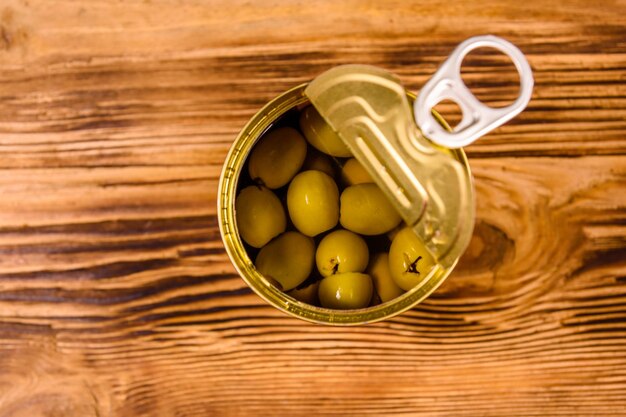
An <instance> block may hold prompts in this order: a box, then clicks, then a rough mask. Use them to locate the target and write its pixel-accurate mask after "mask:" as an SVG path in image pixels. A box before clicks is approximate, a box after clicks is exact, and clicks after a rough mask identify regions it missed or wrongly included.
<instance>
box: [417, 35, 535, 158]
mask: <svg viewBox="0 0 626 417" xmlns="http://www.w3.org/2000/svg"><path fill="white" fill-rule="evenodd" d="M482 47H490V48H494V49H497V50H499V51H501V52H503V53H504V54H506V55H508V56H509V58H511V60H512V61H513V64H515V67H516V68H517V72H518V73H519V77H520V95H519V97H517V99H516V100H515V102H513V104H511V105H509V106H507V107H503V108H492V107H489V106H487V105H485V104H483V103H482V102H480V100H478V99H477V98H476V96H474V94H472V92H471V91H470V90H469V88H467V86H466V85H465V83H464V82H463V79H462V78H461V64H462V63H463V59H464V58H465V56H466V55H467V54H468V53H469V52H471V51H473V50H474V49H477V48H482ZM533 85H534V80H533V74H532V70H531V69H530V65H529V64H528V61H527V60H526V58H525V57H524V54H522V52H521V51H520V50H519V49H518V48H517V47H516V46H515V45H513V44H512V43H510V42H508V41H506V40H504V39H502V38H498V37H496V36H492V35H486V36H475V37H473V38H469V39H467V40H466V41H465V42H463V43H461V44H460V45H459V46H457V47H456V49H455V50H454V51H453V52H452V54H451V55H450V56H449V57H448V59H446V60H445V61H444V63H443V64H442V65H441V67H440V68H439V69H438V70H437V72H436V73H435V75H434V76H433V77H432V78H431V79H430V80H428V82H427V83H426V85H424V87H423V88H422V90H421V91H420V92H419V95H418V97H417V100H416V101H415V104H414V106H413V111H414V114H415V120H416V122H417V124H418V126H419V127H420V129H421V130H422V133H423V134H424V136H426V137H427V138H428V139H430V140H432V141H433V142H435V143H437V144H438V145H441V146H445V147H447V148H460V147H463V146H466V145H469V144H470V143H472V142H474V141H475V140H476V139H478V138H479V137H481V136H483V135H485V134H486V133H487V132H489V131H491V130H493V129H495V128H496V127H498V126H500V125H502V124H504V123H506V122H508V121H509V120H511V119H512V118H513V117H515V116H517V115H518V114H519V113H520V112H521V111H522V110H524V108H525V107H526V105H527V104H528V102H529V101H530V96H531V95H532V91H533ZM443 100H452V101H453V102H455V103H456V104H457V105H458V106H459V108H460V109H461V112H462V113H463V116H462V119H461V122H460V123H459V124H458V126H456V127H455V128H454V129H453V131H452V132H448V131H446V130H445V129H444V128H443V127H441V125H440V124H439V123H438V122H437V121H436V120H435V118H434V117H433V115H432V113H431V109H432V108H433V107H435V106H436V105H437V104H439V103H440V102H442V101H443Z"/></svg>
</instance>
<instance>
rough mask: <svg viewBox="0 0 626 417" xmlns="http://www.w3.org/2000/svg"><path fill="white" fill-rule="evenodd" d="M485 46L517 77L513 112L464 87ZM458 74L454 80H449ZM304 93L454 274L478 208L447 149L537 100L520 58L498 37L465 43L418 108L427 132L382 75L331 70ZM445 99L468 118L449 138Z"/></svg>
mask: <svg viewBox="0 0 626 417" xmlns="http://www.w3.org/2000/svg"><path fill="white" fill-rule="evenodd" d="M503 45H504V46H503ZM483 46H490V47H495V48H497V49H500V50H502V51H503V52H505V53H506V54H509V56H511V58H512V59H513V62H514V63H515V65H516V67H517V68H518V71H519V72H520V78H521V79H522V88H521V95H520V97H519V98H518V99H517V100H516V101H515V102H514V103H513V104H512V105H511V106H509V107H505V108H502V109H492V108H489V107H487V106H485V105H484V104H482V103H480V101H478V99H476V97H474V95H473V94H472V93H471V92H470V91H469V89H467V87H466V86H465V85H464V84H463V81H462V80H461V76H460V68H461V62H462V60H463V58H464V57H465V55H466V54H467V53H468V52H469V51H471V50H472V49H474V48H478V47H483ZM511 48H513V49H515V51H517V52H518V53H519V54H516V53H514V52H515V51H513V53H512V52H511V51H512V50H511ZM453 70H456V71H457V73H456V75H455V76H451V74H452V72H453ZM528 77H530V78H528ZM529 80H530V81H529ZM304 93H305V95H306V96H307V97H308V98H309V99H310V100H311V103H312V104H313V106H315V108H316V109H317V111H318V112H319V113H320V115H321V116H322V117H323V118H324V119H325V120H326V122H327V123H328V124H329V125H330V126H331V127H332V129H333V130H335V131H336V132H337V133H338V134H339V136H340V137H341V139H342V140H343V141H344V143H345V144H346V145H347V146H348V148H350V150H351V151H352V153H353V155H354V156H355V158H357V159H358V160H359V162H361V164H362V165H363V166H364V167H365V169H366V170H367V171H368V172H369V174H370V175H371V176H372V178H373V179H374V181H375V182H376V183H377V184H378V186H379V187H381V189H382V190H383V191H384V192H385V194H386V195H387V197H388V198H389V200H390V201H391V202H392V203H393V204H394V206H395V207H396V209H397V210H398V212H399V213H400V215H401V216H402V218H403V219H404V221H405V222H406V224H407V225H408V226H410V227H411V228H413V230H414V231H415V233H416V234H417V235H418V236H419V237H420V238H421V239H422V240H423V241H424V243H425V244H426V247H427V248H428V249H429V250H430V251H431V253H432V254H433V256H434V257H435V259H437V261H438V262H439V263H440V264H442V265H443V266H444V267H449V266H451V265H453V264H454V263H455V262H456V261H457V260H458V258H459V257H460V256H461V254H462V253H463V252H464V251H465V248H466V247H467V245H468V244H469V241H470V239H471V236H472V230H473V222H474V210H475V208H474V197H473V189H472V183H471V177H470V176H469V175H468V174H467V170H466V167H464V166H463V164H461V163H460V162H459V161H458V160H457V159H455V158H454V156H453V154H452V153H451V152H450V150H449V149H446V148H458V147H460V146H463V145H466V144H468V143H471V142H472V141H473V140H475V139H476V138H478V137H479V136H481V135H483V134H485V133H486V132H488V131H489V130H491V129H494V128H495V127H497V126H499V125H501V124H502V123H505V122H506V121H508V120H510V119H511V118H512V117H514V116H515V115H516V114H518V113H519V112H521V111H522V110H523V108H524V107H525V106H526V104H527V103H528V100H529V99H530V94H531V93H532V73H531V72H530V66H528V63H527V62H526V60H525V59H524V56H523V55H522V54H521V52H519V50H517V48H516V47H515V46H513V45H512V44H510V43H508V42H507V41H504V40H502V39H499V38H495V37H493V36H481V37H476V38H471V39H468V40H467V41H465V42H463V43H462V44H461V45H459V47H457V49H456V50H455V51H454V53H453V54H452V55H451V56H450V57H449V58H448V59H447V60H446V61H445V62H444V64H443V65H442V67H441V68H440V69H439V70H438V71H437V73H436V74H435V76H434V77H433V78H432V79H431V80H430V81H429V82H428V83H427V84H426V85H425V86H424V88H423V89H422V91H421V92H420V95H419V96H418V99H417V100H416V101H415V104H414V112H415V117H416V120H417V123H418V124H419V126H420V127H421V128H422V130H420V129H418V126H417V125H416V122H415V121H414V120H413V117H412V114H411V113H412V112H411V106H410V104H409V100H408V98H407V93H406V91H405V89H404V87H402V85H401V84H400V81H399V79H398V78H396V77H395V76H394V75H392V74H390V73H388V72H387V71H384V70H382V69H380V68H377V67H373V66H367V65H343V66H339V67H335V68H332V69H330V70H328V71H326V72H325V73H323V74H321V75H319V76H318V77H317V78H315V79H314V80H313V81H312V82H311V83H310V84H309V85H308V87H307V88H306V90H305V92H304ZM444 99H452V100H453V101H455V102H457V104H459V107H460V108H461V110H462V111H463V119H462V121H461V123H460V125H459V126H457V127H456V128H455V129H454V130H453V131H452V132H449V131H446V130H445V129H444V127H443V126H442V125H441V124H440V123H439V122H437V120H436V119H435V118H434V116H433V114H432V111H431V110H432V107H434V106H435V105H437V104H438V103H439V102H440V101H442V100H444ZM424 134H426V135H427V137H428V139H427V138H426V136H424ZM468 138H469V139H468ZM429 139H430V140H429ZM431 140H432V142H431ZM433 142H434V143H433ZM437 144H439V145H442V146H443V147H441V146H438V145H437Z"/></svg>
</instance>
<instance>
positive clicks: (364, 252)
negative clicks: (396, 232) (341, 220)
mask: <svg viewBox="0 0 626 417" xmlns="http://www.w3.org/2000/svg"><path fill="white" fill-rule="evenodd" d="M368 260H369V251H368V249H367V243H365V240H363V238H362V237H361V236H359V235H357V234H356V233H352V232H350V231H348V230H336V231H334V232H332V233H329V234H328V235H326V236H324V239H322V241H321V242H320V244H319V245H318V247H317V251H316V252H315V262H316V264H317V270H318V271H319V272H320V274H322V276H324V277H327V276H329V275H332V274H342V273H344V272H363V271H364V270H365V268H366V267H367V262H368Z"/></svg>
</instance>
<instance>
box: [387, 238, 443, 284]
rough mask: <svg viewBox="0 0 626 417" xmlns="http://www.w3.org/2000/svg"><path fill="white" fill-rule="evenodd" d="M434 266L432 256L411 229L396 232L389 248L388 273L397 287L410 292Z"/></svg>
mask: <svg viewBox="0 0 626 417" xmlns="http://www.w3.org/2000/svg"><path fill="white" fill-rule="evenodd" d="M434 266H435V260H434V259H433V257H432V255H431V254H430V252H428V250H427V249H426V246H424V244H423V243H422V241H421V240H420V238H418V237H417V235H416V234H415V233H414V232H413V230H411V228H409V227H406V228H404V229H402V230H401V231H400V232H398V234H397V235H396V237H395V238H394V239H393V242H391V248H389V271H390V272H391V278H392V279H393V280H394V282H395V283H396V284H397V285H398V287H400V288H402V289H403V290H405V291H408V290H410V289H411V288H413V287H415V286H416V285H417V284H419V283H420V282H421V281H422V279H424V278H426V276H427V275H428V273H429V272H430V270H431V269H432V268H433V267H434Z"/></svg>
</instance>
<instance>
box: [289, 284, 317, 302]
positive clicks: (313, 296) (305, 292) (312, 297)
mask: <svg viewBox="0 0 626 417" xmlns="http://www.w3.org/2000/svg"><path fill="white" fill-rule="evenodd" d="M319 286H320V282H319V281H317V282H314V283H313V284H311V285H307V286H306V287H304V288H294V289H293V290H291V291H289V292H288V293H287V294H288V295H290V296H291V297H293V298H295V299H296V300H298V301H302V302H303V303H306V304H309V305H312V306H315V305H318V304H319V303H318V298H317V291H318V288H319Z"/></svg>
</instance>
